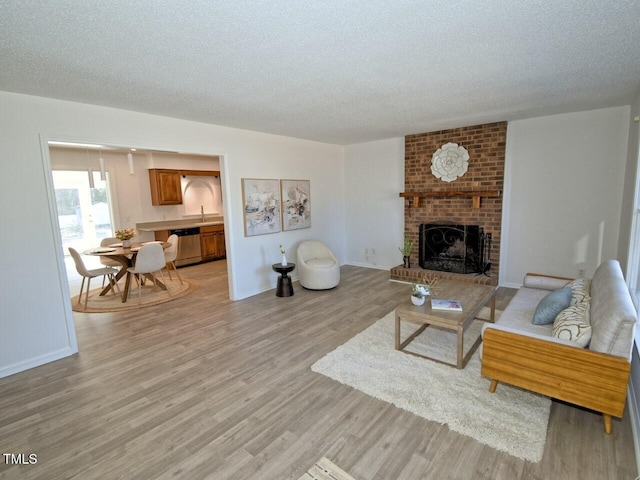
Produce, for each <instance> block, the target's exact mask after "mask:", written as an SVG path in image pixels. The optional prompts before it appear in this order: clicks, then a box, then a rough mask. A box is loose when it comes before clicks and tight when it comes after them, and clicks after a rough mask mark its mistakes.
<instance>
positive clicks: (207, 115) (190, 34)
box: [0, 0, 640, 144]
mask: <svg viewBox="0 0 640 480" xmlns="http://www.w3.org/2000/svg"><path fill="white" fill-rule="evenodd" d="M639 89H640V1H638V0H556V1H552V0H527V1H513V0H494V1H488V0H449V1H445V0H442V1H435V0H424V1H409V0H395V1H392V0H389V1H375V0H370V1H365V0H354V1H349V0H306V1H294V0H256V1H247V0H238V1H234V0H227V1H214V0H189V1H183V2H180V1H175V0H154V1H145V2H131V1H129V0H109V1H104V0H49V1H47V0H39V1H37V0H33V1H11V0H0V90H4V91H10V92H19V93H25V94H31V95H38V96H44V97H52V98H59V99H64V100H73V101H78V102H83V103H90V104H96V105H106V106H111V107H117V108H122V109H127V110H135V111H139V112H148V113H152V114H158V115H165V116H170V117H175V118H182V119H190V120H195V121H200V122H206V123H212V124H217V125H225V126H231V127H238V128H244V129H249V130H256V131H261V132H268V133H274V134H281V135H287V136H291V137H299V138H306V139H312V140H318V141H322V142H329V143H336V144H351V143H358V142H365V141H371V140H377V139H383V138H390V137H397V136H404V135H407V134H411V133H422V132H428V131H434V130H440V129H444V128H452V127H460V126H466V125H473V124H478V123H484V122H493V121H502V120H513V119H518V118H527V117H533V116H538V115H547V114H553V113H560V112H568V111H580V110H588V109H593V108H601V107H607V106H616V105H627V104H629V103H630V102H631V101H632V99H633V98H634V97H635V95H637V94H638V91H639Z"/></svg>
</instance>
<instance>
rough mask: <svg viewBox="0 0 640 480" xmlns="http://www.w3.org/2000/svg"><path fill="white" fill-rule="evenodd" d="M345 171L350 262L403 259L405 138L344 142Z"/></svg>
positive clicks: (383, 263)
mask: <svg viewBox="0 0 640 480" xmlns="http://www.w3.org/2000/svg"><path fill="white" fill-rule="evenodd" d="M344 176H345V205H346V225H345V232H346V238H347V245H346V255H347V263H349V264H352V265H360V266H366V267H374V268H382V269H390V268H391V267H395V266H397V265H400V264H401V263H402V254H401V253H400V252H399V251H398V247H401V246H402V244H403V235H404V201H403V199H402V198H400V197H399V194H400V192H402V191H404V138H403V137H401V138H391V139H388V140H380V141H377V142H368V143H360V144H356V145H349V146H347V147H345V169H344ZM365 251H366V253H365ZM416 252H417V248H416ZM416 255H417V254H416ZM416 255H414V260H415V261H417V256H416Z"/></svg>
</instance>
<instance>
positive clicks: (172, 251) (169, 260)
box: [164, 233, 183, 285]
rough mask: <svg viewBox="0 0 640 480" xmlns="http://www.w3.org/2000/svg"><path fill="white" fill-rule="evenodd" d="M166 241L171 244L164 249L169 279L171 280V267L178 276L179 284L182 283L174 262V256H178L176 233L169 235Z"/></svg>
mask: <svg viewBox="0 0 640 480" xmlns="http://www.w3.org/2000/svg"><path fill="white" fill-rule="evenodd" d="M167 242H169V243H170V244H171V246H169V247H167V248H165V249H164V260H165V263H166V265H165V268H166V269H167V272H168V273H169V280H173V279H172V278H171V269H173V271H174V272H176V275H177V276H178V280H180V285H183V283H182V278H180V274H179V273H178V269H177V268H176V264H175V260H176V257H177V256H178V235H176V234H175V233H174V234H173V235H169V238H168V239H167ZM169 267H171V268H169Z"/></svg>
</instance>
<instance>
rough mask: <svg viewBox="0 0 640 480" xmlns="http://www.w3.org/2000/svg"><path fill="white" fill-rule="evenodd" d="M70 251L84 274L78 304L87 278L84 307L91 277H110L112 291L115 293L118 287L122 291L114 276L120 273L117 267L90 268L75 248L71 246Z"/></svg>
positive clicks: (78, 268)
mask: <svg viewBox="0 0 640 480" xmlns="http://www.w3.org/2000/svg"><path fill="white" fill-rule="evenodd" d="M69 253H70V254H71V258H73V262H74V263H75V264H76V270H77V272H78V273H79V274H80V275H81V276H82V284H81V285H80V294H79V295H78V305H80V304H81V302H82V290H83V289H84V281H85V280H87V292H86V293H85V296H84V308H85V309H86V308H87V302H88V300H89V290H90V287H91V279H92V278H95V277H103V279H104V278H108V279H109V283H110V284H111V292H112V293H113V294H114V295H115V289H116V288H117V289H118V293H120V287H119V286H118V282H116V280H115V277H114V275H116V274H117V273H118V270H117V269H115V268H112V267H103V268H94V269H88V268H87V267H86V266H85V264H84V262H83V261H82V257H81V256H80V254H79V253H78V251H77V250H76V249H75V248H72V247H69ZM102 285H103V286H104V280H103V282H102Z"/></svg>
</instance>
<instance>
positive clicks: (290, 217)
mask: <svg viewBox="0 0 640 480" xmlns="http://www.w3.org/2000/svg"><path fill="white" fill-rule="evenodd" d="M310 184H311V182H310V181H309V180H280V187H281V189H282V229H283V230H284V231H288V230H299V229H301V228H309V227H311V194H310V186H311V185H310Z"/></svg>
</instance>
